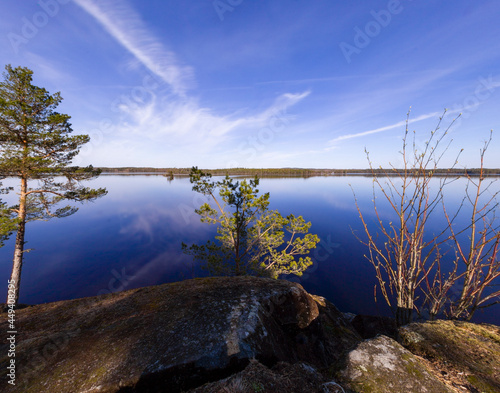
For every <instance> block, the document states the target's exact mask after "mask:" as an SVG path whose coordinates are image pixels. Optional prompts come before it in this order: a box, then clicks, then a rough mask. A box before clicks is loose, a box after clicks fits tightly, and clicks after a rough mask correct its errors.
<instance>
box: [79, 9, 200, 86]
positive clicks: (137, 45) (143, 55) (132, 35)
mask: <svg viewBox="0 0 500 393" xmlns="http://www.w3.org/2000/svg"><path fill="white" fill-rule="evenodd" d="M75 3H76V4H78V5H79V6H80V7H81V8H82V9H83V10H85V11H86V12H87V13H89V14H90V15H91V16H92V17H94V18H95V19H96V20H97V21H98V22H99V23H100V24H101V25H102V26H103V27H104V29H105V30H106V31H107V32H108V33H109V34H111V36H112V37H113V38H115V39H116V40H117V41H118V42H119V43H120V44H121V45H122V46H123V47H124V48H126V49H127V50H128V51H129V52H130V53H131V54H132V55H133V56H134V57H135V58H136V59H137V60H138V61H140V62H141V63H142V64H143V65H144V66H145V67H147V68H148V69H149V70H150V71H151V72H152V73H153V74H155V75H157V76H158V77H160V78H161V79H162V80H163V81H164V82H166V83H168V84H169V85H170V86H171V88H172V90H173V91H174V92H175V93H177V94H180V95H184V94H185V92H186V90H187V89H188V88H189V87H191V86H192V85H193V83H194V76H193V70H192V68H191V67H189V66H185V65H181V64H180V62H179V60H178V59H177V56H176V55H175V53H173V52H172V51H170V50H168V49H167V48H166V47H165V46H164V45H163V43H162V42H161V41H160V40H158V39H157V38H156V37H155V36H154V35H153V34H151V33H150V32H149V31H148V29H147V28H146V26H145V25H144V23H143V22H142V20H141V18H140V17H139V15H137V13H136V12H135V11H134V10H133V9H132V7H130V6H129V5H128V1H126V0H105V1H99V2H97V1H94V0H75Z"/></svg>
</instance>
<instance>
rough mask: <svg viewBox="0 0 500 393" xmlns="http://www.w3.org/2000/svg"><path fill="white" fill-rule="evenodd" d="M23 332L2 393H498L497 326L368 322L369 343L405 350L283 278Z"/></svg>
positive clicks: (244, 280) (162, 298) (91, 306)
mask: <svg viewBox="0 0 500 393" xmlns="http://www.w3.org/2000/svg"><path fill="white" fill-rule="evenodd" d="M6 316H7V314H5V313H3V314H2V313H0V331H3V332H7V331H8V330H9V326H8V323H7V318H6ZM353 321H354V319H353ZM15 324H16V329H17V334H16V348H15V349H16V357H15V361H16V385H15V386H12V385H10V384H8V383H7V380H8V377H7V375H6V374H7V373H5V372H3V373H1V374H0V391H2V392H13V393H17V392H22V393H30V392H33V393H38V392H40V393H48V392H50V393H59V392H61V393H98V392H99V393H129V392H148V393H149V392H151V393H155V392H162V393H168V392H183V391H184V392H186V391H189V392H193V393H215V392H232V393H255V392H262V393H278V392H279V393H288V392H290V393H292V392H293V393H301V392H304V393H305V392H308V393H328V392H330V393H337V392H344V393H348V392H388V393H389V392H391V393H393V392H404V393H407V392H425V391H427V392H429V393H430V392H449V391H453V392H466V391H470V392H478V391H479V392H498V391H500V376H499V370H500V331H499V328H498V327H496V326H489V325H475V324H466V323H458V322H444V321H439V322H429V323H423V324H422V323H419V324H411V325H408V326H406V327H403V328H400V329H399V331H398V332H397V334H394V328H393V325H392V321H391V320H387V319H380V318H375V319H373V318H370V317H362V318H358V319H357V325H356V326H357V328H358V329H359V332H360V333H361V334H362V335H363V336H365V337H371V336H373V335H374V334H376V333H377V331H380V329H386V330H387V331H388V332H389V333H390V334H391V335H392V334H394V336H396V335H398V336H399V339H400V341H401V343H402V345H403V346H405V347H406V349H405V348H403V347H402V346H401V345H400V344H398V343H397V342H396V341H395V340H393V339H391V338H389V337H386V336H383V335H379V336H377V337H375V338H372V339H369V340H365V341H363V338H362V337H361V336H360V334H358V333H357V332H356V330H355V329H354V328H353V326H352V324H351V323H350V322H349V320H348V319H346V317H345V316H344V315H343V314H342V313H340V312H339V311H338V310H337V309H336V307H335V306H334V305H333V304H331V303H329V302H328V301H326V300H325V299H323V298H321V297H318V296H313V295H310V294H308V293H307V292H306V291H304V289H303V288H302V287H301V286H300V285H299V284H296V283H292V282H288V281H284V280H272V279H264V278H255V277H233V278H204V279H195V280H187V281H182V282H178V283H173V284H165V285H160V286H155V287H147V288H140V289H134V290H130V291H125V292H120V293H114V294H108V295H103V296H99V297H93V298H85V299H76V300H70V301H63V302H56V303H49V304H42V305H37V306H33V307H28V308H25V309H22V310H17V311H16V315H15ZM386 330H383V331H384V332H385V331H386ZM8 349H9V344H6V343H5V342H3V343H2V344H1V345H0V368H1V369H3V370H6V367H7V365H8V364H9V362H10V358H9V357H8V356H7V354H8ZM452 377H453V378H452Z"/></svg>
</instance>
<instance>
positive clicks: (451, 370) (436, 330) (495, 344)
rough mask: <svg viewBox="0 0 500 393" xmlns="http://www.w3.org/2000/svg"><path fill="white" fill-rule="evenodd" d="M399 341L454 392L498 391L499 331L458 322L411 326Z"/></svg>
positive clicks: (499, 370)
mask: <svg viewBox="0 0 500 393" xmlns="http://www.w3.org/2000/svg"><path fill="white" fill-rule="evenodd" d="M399 341H400V342H401V343H402V344H403V345H404V346H405V347H406V348H408V349H409V350H411V351H412V352H413V353H415V354H417V355H420V356H421V357H422V358H423V359H424V360H425V361H426V363H427V365H428V367H429V368H430V369H431V370H432V371H434V373H435V374H436V375H440V376H441V379H442V380H443V381H444V382H445V383H446V384H447V385H448V386H449V387H451V388H455V389H456V390H455V391H457V392H464V391H470V392H486V393H494V392H500V328H499V327H498V326H494V325H488V324H481V325H478V324H474V323H468V322H459V321H442V320H439V321H433V322H425V323H412V324H410V325H407V326H403V327H402V328H400V329H399Z"/></svg>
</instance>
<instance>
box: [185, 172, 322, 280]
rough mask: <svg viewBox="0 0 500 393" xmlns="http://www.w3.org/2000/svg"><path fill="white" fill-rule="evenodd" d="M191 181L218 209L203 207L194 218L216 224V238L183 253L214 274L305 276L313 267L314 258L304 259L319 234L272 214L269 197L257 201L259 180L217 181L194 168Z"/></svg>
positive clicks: (296, 220) (294, 219)
mask: <svg viewBox="0 0 500 393" xmlns="http://www.w3.org/2000/svg"><path fill="white" fill-rule="evenodd" d="M190 180H191V183H192V184H194V186H193V191H196V192H199V193H201V194H204V195H206V196H209V197H211V199H212V201H213V202H214V204H215V207H212V206H211V205H210V204H208V203H205V204H203V205H202V206H201V207H200V208H199V209H197V210H196V213H197V214H199V215H200V216H201V221H202V222H206V223H210V224H218V227H217V232H218V236H216V237H215V241H211V240H209V241H208V242H207V243H206V244H205V245H196V244H194V245H191V246H190V247H188V246H187V245H186V244H184V243H183V244H182V248H183V250H184V252H185V253H187V254H189V255H193V256H194V258H195V259H196V260H199V261H201V262H203V263H204V267H205V268H207V269H208V271H209V272H210V273H211V274H216V275H243V274H254V275H259V276H268V277H273V278H278V276H279V275H281V274H295V275H298V276H301V275H302V273H303V272H304V270H306V269H307V268H308V267H309V266H311V265H312V263H313V262H312V260H311V258H310V257H308V256H306V257H304V256H305V255H307V254H308V253H309V252H310V250H311V249H313V248H315V247H316V244H317V243H318V242H319V238H318V236H317V235H313V234H309V233H308V231H309V228H310V227H311V223H310V222H308V223H306V222H305V220H304V219H303V218H302V217H301V216H299V217H295V216H294V215H293V214H291V215H289V216H287V217H283V216H282V215H281V214H280V213H279V212H278V211H276V210H269V209H268V206H269V193H266V194H263V195H260V196H259V190H258V189H257V187H258V185H259V179H258V178H257V177H255V178H254V179H253V180H250V181H247V180H242V181H241V182H239V181H236V182H235V181H234V180H233V179H231V178H229V177H228V176H226V178H225V179H224V180H222V181H217V182H214V181H212V180H211V174H209V173H204V172H202V171H201V170H199V169H198V168H196V167H194V168H193V169H192V170H191V174H190ZM216 193H218V194H219V197H220V200H219V199H218V198H217V196H216ZM301 235H303V236H301Z"/></svg>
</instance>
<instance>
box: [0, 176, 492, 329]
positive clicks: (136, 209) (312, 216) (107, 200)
mask: <svg viewBox="0 0 500 393" xmlns="http://www.w3.org/2000/svg"><path fill="white" fill-rule="evenodd" d="M8 183H11V180H7V181H4V185H7V184H8ZM349 184H350V185H351V186H352V188H353V189H354V190H355V191H356V196H357V198H358V201H359V203H360V207H361V208H362V210H363V211H364V212H365V213H366V215H367V216H366V217H367V218H368V220H369V221H370V222H372V221H373V220H374V215H373V205H372V202H371V201H372V180H371V179H370V178H365V177H314V178H308V179H302V178H286V179H261V183H260V187H259V188H260V190H261V191H262V192H269V193H270V195H271V197H270V202H271V204H270V208H271V209H278V210H279V211H280V213H281V214H282V215H284V216H286V215H287V214H290V213H293V214H295V215H302V216H303V217H304V218H305V219H306V220H307V221H311V222H312V227H311V230H310V232H311V233H316V234H318V236H319V237H320V239H321V242H320V243H319V245H318V248H317V249H316V250H315V251H314V252H313V253H312V258H313V260H314V265H313V266H312V267H311V268H310V269H309V270H308V271H307V272H306V273H305V274H304V276H302V277H300V278H299V277H296V276H288V279H291V280H292V281H296V282H299V283H301V284H302V285H303V286H304V288H305V289H306V290H308V291H309V292H311V293H314V294H317V295H321V296H324V297H326V298H327V299H329V300H330V301H331V302H333V303H334V304H335V305H336V306H337V307H338V308H339V309H341V310H342V311H346V312H353V313H362V314H377V313H382V314H386V315H390V311H389V309H388V307H387V306H386V305H385V303H384V301H383V299H382V297H381V296H380V293H379V296H378V302H377V303H375V302H374V297H373V292H374V286H375V284H376V279H375V276H374V269H373V266H372V265H371V264H370V263H369V262H368V261H367V260H366V259H365V258H364V254H365V252H366V249H365V248H364V246H363V245H362V244H360V243H359V241H358V240H357V239H356V238H355V236H354V235H353V233H352V231H358V233H360V234H362V233H361V232H359V231H361V230H362V226H361V223H360V220H359V217H358V213H357V210H356V206H355V203H354V197H353V192H352V190H351V188H350V186H349ZM91 186H92V187H106V188H107V189H108V192H109V193H108V195H107V196H106V197H104V198H101V199H99V200H97V201H96V202H94V203H89V204H85V205H80V210H79V212H78V213H76V214H75V215H73V216H71V217H68V218H64V219H53V220H51V221H48V222H32V223H29V224H28V226H27V244H26V248H28V249H32V251H31V252H29V253H27V254H25V263H24V266H23V272H22V283H21V295H20V302H22V303H28V304H36V303H43V302H51V301H57V300H64V299H72V298H79V297H85V296H95V295H98V294H101V293H107V292H113V291H119V290H125V289H132V288H137V287H141V286H146V285H154V284H162V283H167V282H173V281H178V280H182V279H186V278H192V277H193V276H194V275H196V274H199V269H198V268H197V266H196V265H193V262H192V259H191V257H190V256H187V255H184V254H183V253H182V251H181V242H185V243H187V244H191V243H198V244H201V243H204V242H205V241H206V240H207V239H209V238H212V237H213V236H214V234H215V227H214V226H211V225H209V224H203V223H200V222H199V218H198V216H197V215H196V214H195V213H194V209H195V208H197V207H199V206H200V205H201V203H203V199H202V197H201V196H200V195H199V194H196V193H194V192H192V191H191V184H190V183H189V179H187V178H176V179H175V180H173V181H169V180H168V179H167V178H165V177H162V176H145V175H137V176H116V175H113V176H107V175H103V176H101V177H100V178H99V179H97V180H96V181H94V182H92V183H91ZM448 190H449V191H448V194H447V201H448V202H449V203H450V204H455V205H458V203H459V201H460V200H461V197H462V195H463V182H462V183H460V182H458V183H455V184H453V185H451V186H450V188H449V189H448ZM8 197H9V198H13V197H14V195H10V196H8ZM4 199H6V198H4ZM380 213H381V214H382V216H386V217H387V218H388V219H392V218H390V213H389V210H387V209H386V208H385V209H384V208H383V205H381V211H380ZM441 224H442V222H441V223H440V222H433V223H430V224H429V226H428V230H429V231H430V232H431V231H434V230H436V231H437V230H438V229H439V227H440V225H441ZM12 251H13V239H11V240H9V241H8V242H7V243H6V245H5V247H3V248H2V249H0V260H1V264H0V281H1V282H4V283H5V285H3V286H2V288H1V291H0V296H2V298H5V296H6V291H7V289H6V283H7V280H8V278H9V276H10V271H11V267H12V262H11V261H12ZM499 311H500V306H494V307H492V308H489V309H487V311H486V312H484V313H481V312H478V313H477V314H476V315H477V316H476V320H477V321H485V322H490V323H496V324H500V316H499V314H500V313H499Z"/></svg>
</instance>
